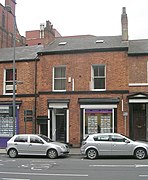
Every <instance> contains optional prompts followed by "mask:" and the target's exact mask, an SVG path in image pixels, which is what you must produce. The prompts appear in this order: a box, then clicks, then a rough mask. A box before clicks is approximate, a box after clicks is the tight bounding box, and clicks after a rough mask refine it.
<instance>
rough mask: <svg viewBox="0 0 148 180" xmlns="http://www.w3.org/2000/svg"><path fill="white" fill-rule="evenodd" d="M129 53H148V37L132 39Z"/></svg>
mask: <svg viewBox="0 0 148 180" xmlns="http://www.w3.org/2000/svg"><path fill="white" fill-rule="evenodd" d="M128 54H129V55H136V54H137V55H138V54H139V55H145V54H148V39H140V40H130V41H129V49H128Z"/></svg>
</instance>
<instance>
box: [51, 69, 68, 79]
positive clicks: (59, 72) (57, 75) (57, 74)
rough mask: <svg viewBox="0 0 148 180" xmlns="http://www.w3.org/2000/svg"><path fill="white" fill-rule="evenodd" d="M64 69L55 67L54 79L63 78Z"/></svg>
mask: <svg viewBox="0 0 148 180" xmlns="http://www.w3.org/2000/svg"><path fill="white" fill-rule="evenodd" d="M65 72H66V68H65V67H55V68H54V77H55V78H61V77H65V76H66V75H65Z"/></svg>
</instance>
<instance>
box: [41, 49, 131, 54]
mask: <svg viewBox="0 0 148 180" xmlns="http://www.w3.org/2000/svg"><path fill="white" fill-rule="evenodd" d="M107 51H108V52H110V51H128V47H115V48H100V49H98V48H95V49H75V50H63V51H42V52H41V51H40V52H38V53H37V54H38V55H54V54H74V53H88V52H107Z"/></svg>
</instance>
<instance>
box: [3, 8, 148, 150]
mask: <svg viewBox="0 0 148 180" xmlns="http://www.w3.org/2000/svg"><path fill="white" fill-rule="evenodd" d="M121 22H122V35H121V36H99V37H97V36H91V35H90V36H73V37H57V38H55V40H54V41H53V42H52V43H50V44H49V45H48V46H46V47H43V46H42V45H37V46H26V47H18V48H16V81H18V82H19V81H21V82H22V83H21V84H16V109H17V113H16V133H32V132H33V133H42V134H45V135H47V136H49V137H50V138H52V139H53V140H57V141H62V142H63V141H64V142H66V143H69V144H71V145H72V146H79V145H80V143H81V141H82V139H83V138H84V137H85V136H86V135H87V134H89V133H95V132H119V133H122V134H125V135H127V136H129V137H131V138H134V139H138V140H148V132H147V129H148V116H147V113H148V46H147V45H148V40H128V19H127V14H126V9H125V8H123V11H122V16H121ZM12 51H13V50H12V48H4V49H0V72H1V74H0V77H1V79H0V85H1V88H0V89H1V90H0V140H1V141H0V143H1V144H0V146H1V147H2V146H5V145H6V141H7V139H8V138H9V137H10V136H12V116H11V114H10V111H11V109H12V55H11V52H12ZM32 113H33V114H32Z"/></svg>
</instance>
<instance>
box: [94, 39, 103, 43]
mask: <svg viewBox="0 0 148 180" xmlns="http://www.w3.org/2000/svg"><path fill="white" fill-rule="evenodd" d="M103 42H104V40H103V39H98V40H96V43H103Z"/></svg>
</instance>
